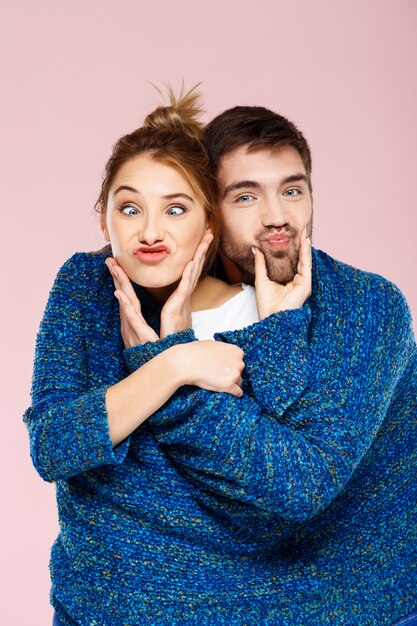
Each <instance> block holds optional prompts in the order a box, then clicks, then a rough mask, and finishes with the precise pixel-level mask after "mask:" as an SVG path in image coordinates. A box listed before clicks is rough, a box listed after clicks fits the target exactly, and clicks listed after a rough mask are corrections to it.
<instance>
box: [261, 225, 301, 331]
mask: <svg viewBox="0 0 417 626" xmlns="http://www.w3.org/2000/svg"><path fill="white" fill-rule="evenodd" d="M252 250H253V254H254V257H255V290H256V304H257V307H258V314H259V319H261V320H262V319H264V318H265V317H268V316H269V315H272V313H277V312H278V311H286V310H288V309H299V308H300V307H302V306H303V304H304V302H305V301H306V300H307V298H308V296H309V295H310V294H311V266H312V261H311V242H310V239H308V238H307V233H306V229H304V230H303V233H302V235H301V241H300V254H299V258H298V266H297V273H296V275H295V276H294V278H293V280H292V281H291V282H290V283H287V284H286V285H280V284H279V283H276V282H274V281H272V280H270V279H269V278H268V272H267V268H266V263H265V257H264V255H263V254H262V252H261V251H260V250H259V249H258V248H252Z"/></svg>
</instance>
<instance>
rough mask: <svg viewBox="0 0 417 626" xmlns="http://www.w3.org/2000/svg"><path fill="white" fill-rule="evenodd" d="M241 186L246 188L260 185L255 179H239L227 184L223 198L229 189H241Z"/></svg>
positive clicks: (254, 187)
mask: <svg viewBox="0 0 417 626" xmlns="http://www.w3.org/2000/svg"><path fill="white" fill-rule="evenodd" d="M243 187H246V188H247V189H260V187H261V186H260V184H259V183H257V182H256V181H255V180H240V181H239V182H237V183H232V184H231V185H227V187H226V188H225V190H224V191H223V198H225V197H226V196H227V194H228V193H230V192H231V191H236V189H242V188H243Z"/></svg>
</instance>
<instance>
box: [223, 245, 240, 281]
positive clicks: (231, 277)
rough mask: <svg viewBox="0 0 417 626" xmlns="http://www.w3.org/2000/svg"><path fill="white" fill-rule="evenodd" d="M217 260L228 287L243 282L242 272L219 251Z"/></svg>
mask: <svg viewBox="0 0 417 626" xmlns="http://www.w3.org/2000/svg"><path fill="white" fill-rule="evenodd" d="M219 258H220V261H221V263H222V266H223V270H224V274H225V278H226V280H227V282H228V283H229V284H230V285H236V284H237V283H241V282H243V276H242V272H241V271H240V269H239V268H238V266H237V265H236V264H235V263H233V261H231V260H230V259H228V258H227V257H226V256H225V255H224V254H223V252H222V251H221V250H219Z"/></svg>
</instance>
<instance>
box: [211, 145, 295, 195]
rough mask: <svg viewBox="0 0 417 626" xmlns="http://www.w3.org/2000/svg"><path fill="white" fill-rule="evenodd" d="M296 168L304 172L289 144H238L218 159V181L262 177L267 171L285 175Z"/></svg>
mask: <svg viewBox="0 0 417 626" xmlns="http://www.w3.org/2000/svg"><path fill="white" fill-rule="evenodd" d="M293 170H294V173H295V170H297V172H298V173H301V174H305V173H306V172H305V167H304V164H303V162H302V159H301V156H300V154H299V153H298V151H297V150H296V149H295V148H293V147H292V146H290V145H284V146H279V147H277V148H274V147H273V148H265V147H262V148H259V149H257V148H250V147H249V146H247V145H246V146H239V147H238V148H235V149H234V150H231V151H230V152H228V153H227V154H225V155H224V156H223V157H222V158H221V159H220V164H219V169H218V182H219V185H220V186H225V185H228V184H230V182H231V179H235V180H236V182H237V180H238V179H239V178H244V179H246V178H250V179H251V178H253V177H255V178H257V177H263V176H264V175H266V174H267V173H268V172H272V173H274V174H275V175H277V176H279V175H280V173H281V172H282V174H283V175H284V176H287V175H288V174H289V173H290V172H292V171H293Z"/></svg>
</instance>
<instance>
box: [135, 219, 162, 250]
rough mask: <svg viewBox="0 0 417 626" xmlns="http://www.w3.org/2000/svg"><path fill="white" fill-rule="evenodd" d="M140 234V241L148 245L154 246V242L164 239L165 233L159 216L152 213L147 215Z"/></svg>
mask: <svg viewBox="0 0 417 626" xmlns="http://www.w3.org/2000/svg"><path fill="white" fill-rule="evenodd" d="M138 235H139V239H140V241H141V242H142V243H145V244H147V245H148V246H152V245H153V244H154V243H157V242H159V241H162V239H163V233H162V229H161V225H160V223H159V220H158V218H157V217H155V216H152V215H147V216H146V217H145V219H144V221H143V224H142V228H141V230H140V232H139V233H138Z"/></svg>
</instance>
